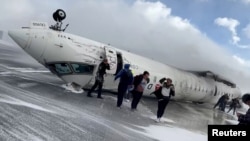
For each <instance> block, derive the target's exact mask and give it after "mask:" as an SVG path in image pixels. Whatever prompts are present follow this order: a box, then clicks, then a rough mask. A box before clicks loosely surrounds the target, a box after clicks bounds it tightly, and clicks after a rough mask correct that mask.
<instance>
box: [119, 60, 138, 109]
mask: <svg viewBox="0 0 250 141" xmlns="http://www.w3.org/2000/svg"><path fill="white" fill-rule="evenodd" d="M129 67H130V64H125V65H124V69H122V70H121V71H120V72H119V73H118V74H117V75H116V76H115V80H116V79H118V78H120V82H119V85H118V94H117V107H119V108H120V107H121V105H122V101H123V97H124V95H125V94H126V92H127V90H128V86H129V85H132V84H133V78H134V77H133V74H132V72H131V70H130V69H129Z"/></svg>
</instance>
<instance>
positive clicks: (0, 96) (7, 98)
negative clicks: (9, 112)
mask: <svg viewBox="0 0 250 141" xmlns="http://www.w3.org/2000/svg"><path fill="white" fill-rule="evenodd" d="M0 102H2V103H8V104H13V105H20V106H25V107H29V108H32V109H36V110H40V111H44V112H49V113H55V112H54V111H51V110H48V109H45V108H43V107H40V106H38V105H34V104H32V103H28V102H25V101H22V100H19V99H16V98H13V97H11V96H7V95H4V94H0Z"/></svg>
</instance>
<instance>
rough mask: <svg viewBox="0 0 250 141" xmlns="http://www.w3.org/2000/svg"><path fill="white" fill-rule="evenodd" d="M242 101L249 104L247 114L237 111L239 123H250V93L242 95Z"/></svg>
mask: <svg viewBox="0 0 250 141" xmlns="http://www.w3.org/2000/svg"><path fill="white" fill-rule="evenodd" d="M242 102H243V103H245V104H246V105H248V106H249V109H248V111H247V112H246V114H245V115H244V114H240V113H237V116H238V121H239V125H247V126H249V125H250V94H244V95H243V96H242Z"/></svg>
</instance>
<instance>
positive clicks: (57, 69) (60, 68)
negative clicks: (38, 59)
mask: <svg viewBox="0 0 250 141" xmlns="http://www.w3.org/2000/svg"><path fill="white" fill-rule="evenodd" d="M48 66H49V69H50V70H51V71H52V72H54V73H56V74H59V75H63V74H70V73H72V71H71V69H70V67H69V65H68V64H66V63H56V64H49V65H48Z"/></svg>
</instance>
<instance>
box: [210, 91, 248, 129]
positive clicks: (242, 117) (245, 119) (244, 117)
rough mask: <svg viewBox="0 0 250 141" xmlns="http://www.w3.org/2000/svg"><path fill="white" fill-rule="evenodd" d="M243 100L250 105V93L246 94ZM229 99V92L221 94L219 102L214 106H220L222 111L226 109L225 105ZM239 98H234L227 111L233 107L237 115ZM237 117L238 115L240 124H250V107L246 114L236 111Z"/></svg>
mask: <svg viewBox="0 0 250 141" xmlns="http://www.w3.org/2000/svg"><path fill="white" fill-rule="evenodd" d="M241 99H242V102H243V103H245V104H246V105H248V106H249V107H250V94H244V95H243V96H242V97H241ZM228 100H229V96H228V94H224V95H223V96H221V97H220V98H219V100H218V102H217V103H216V104H215V105H214V108H216V107H217V106H219V110H221V111H223V112H224V111H225V107H226V104H227V103H228ZM239 104H240V103H239V99H238V98H234V99H232V101H231V103H230V105H229V109H228V111H227V113H229V112H230V111H231V110H232V109H233V115H235V113H236V108H237V106H238V105H239ZM236 115H237V117H238V121H239V124H238V125H248V126H249V125H250V108H249V109H248V111H247V112H246V114H241V113H238V112H237V113H236Z"/></svg>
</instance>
